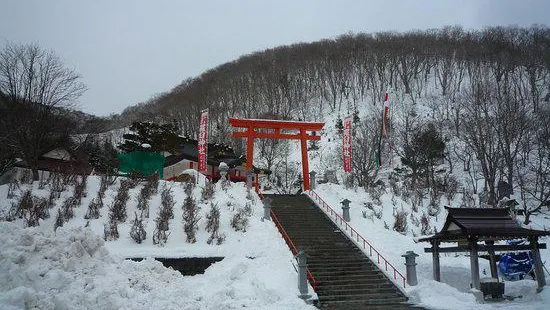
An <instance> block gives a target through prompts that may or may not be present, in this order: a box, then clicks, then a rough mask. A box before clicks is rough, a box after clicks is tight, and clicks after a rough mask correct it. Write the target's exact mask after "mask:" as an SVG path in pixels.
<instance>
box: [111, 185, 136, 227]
mask: <svg viewBox="0 0 550 310" xmlns="http://www.w3.org/2000/svg"><path fill="white" fill-rule="evenodd" d="M131 183H132V181H131V180H128V179H124V180H121V181H120V187H119V189H118V192H117V194H116V196H115V199H114V201H113V204H112V205H111V208H110V210H109V211H110V213H111V214H112V215H113V219H114V220H116V221H117V222H125V221H126V218H127V214H126V203H127V202H128V199H130V194H129V190H130V186H131Z"/></svg>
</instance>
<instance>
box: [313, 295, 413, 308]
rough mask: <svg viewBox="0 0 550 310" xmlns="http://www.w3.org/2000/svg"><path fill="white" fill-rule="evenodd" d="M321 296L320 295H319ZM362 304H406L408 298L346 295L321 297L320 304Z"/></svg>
mask: <svg viewBox="0 0 550 310" xmlns="http://www.w3.org/2000/svg"><path fill="white" fill-rule="evenodd" d="M318 295H319V294H318ZM329 301H330V302H338V301H340V302H354V303H357V302H360V303H363V304H365V305H380V304H396V303H401V302H406V301H407V298H406V297H403V296H402V295H398V294H387V295H386V294H376V293H374V294H346V295H327V296H322V295H319V303H321V304H323V303H325V302H329Z"/></svg>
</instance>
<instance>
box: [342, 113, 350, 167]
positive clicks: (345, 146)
mask: <svg viewBox="0 0 550 310" xmlns="http://www.w3.org/2000/svg"><path fill="white" fill-rule="evenodd" d="M351 120H352V119H351V117H348V118H346V119H345V120H344V133H343V137H342V142H343V143H342V154H343V155H344V172H351Z"/></svg>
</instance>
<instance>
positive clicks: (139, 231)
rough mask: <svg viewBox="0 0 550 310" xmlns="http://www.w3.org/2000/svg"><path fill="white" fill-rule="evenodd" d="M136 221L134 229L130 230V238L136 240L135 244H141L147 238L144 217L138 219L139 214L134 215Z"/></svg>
mask: <svg viewBox="0 0 550 310" xmlns="http://www.w3.org/2000/svg"><path fill="white" fill-rule="evenodd" d="M134 215H135V219H134V223H133V225H132V229H131V230H130V237H132V239H134V241H135V242H137V243H141V242H143V240H145V238H147V232H146V231H145V228H143V219H142V217H141V216H140V217H138V215H137V212H136V213H134Z"/></svg>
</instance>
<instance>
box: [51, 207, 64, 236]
mask: <svg viewBox="0 0 550 310" xmlns="http://www.w3.org/2000/svg"><path fill="white" fill-rule="evenodd" d="M64 223H65V219H63V213H62V212H61V209H57V216H56V217H55V223H54V224H53V230H54V231H56V230H57V229H58V228H59V227H63V224H64Z"/></svg>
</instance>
